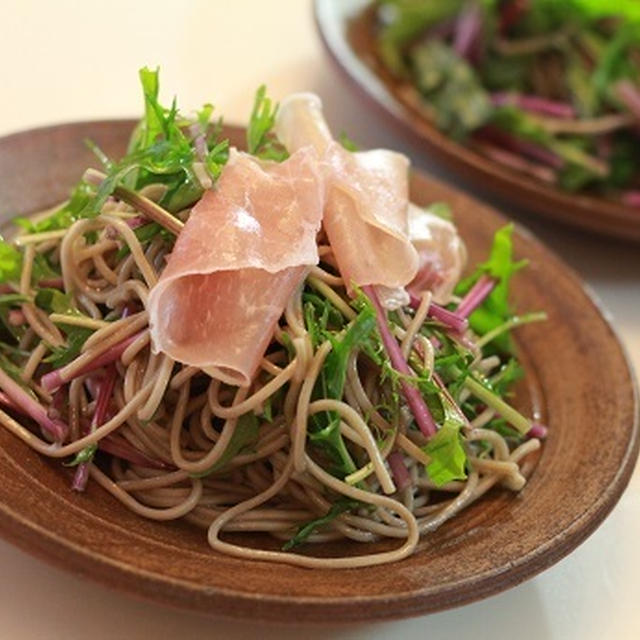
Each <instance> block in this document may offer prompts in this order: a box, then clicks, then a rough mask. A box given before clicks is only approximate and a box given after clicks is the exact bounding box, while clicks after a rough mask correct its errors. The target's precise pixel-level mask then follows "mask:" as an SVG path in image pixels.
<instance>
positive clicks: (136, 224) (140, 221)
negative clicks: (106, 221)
mask: <svg viewBox="0 0 640 640" xmlns="http://www.w3.org/2000/svg"><path fill="white" fill-rule="evenodd" d="M126 223H127V226H128V227H130V228H131V229H138V228H140V227H144V225H145V224H149V219H148V218H145V217H144V216H135V217H133V218H127V220H126Z"/></svg>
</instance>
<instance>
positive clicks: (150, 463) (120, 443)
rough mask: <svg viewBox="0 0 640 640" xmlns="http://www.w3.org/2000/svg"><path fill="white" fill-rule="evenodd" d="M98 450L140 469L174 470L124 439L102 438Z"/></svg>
mask: <svg viewBox="0 0 640 640" xmlns="http://www.w3.org/2000/svg"><path fill="white" fill-rule="evenodd" d="M98 449H100V451H104V452H106V453H110V454H111V455H112V456H116V457H117V458H122V459H123V460H127V461H128V462H131V463H133V464H137V465H138V466H140V467H147V468H148V469H162V470H173V469H174V467H172V466H171V465H169V464H167V463H166V462H162V461H161V460H155V459H154V458H151V457H149V456H148V455H147V454H146V453H143V452H142V451H140V450H139V449H136V448H135V447H133V446H132V445H131V444H130V443H129V442H127V441H126V440H125V439H124V438H119V437H117V436H113V435H109V436H107V437H106V438H102V440H100V442H99V443H98Z"/></svg>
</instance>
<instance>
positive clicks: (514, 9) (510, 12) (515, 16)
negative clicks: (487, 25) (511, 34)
mask: <svg viewBox="0 0 640 640" xmlns="http://www.w3.org/2000/svg"><path fill="white" fill-rule="evenodd" d="M529 5H530V0H511V2H508V3H506V4H505V5H504V6H503V7H502V9H501V10H500V33H501V34H502V35H505V34H506V33H507V32H508V31H509V29H511V27H512V26H513V25H514V24H516V23H517V22H518V21H519V20H520V18H522V16H523V15H524V13H525V12H526V11H527V10H528V9H529Z"/></svg>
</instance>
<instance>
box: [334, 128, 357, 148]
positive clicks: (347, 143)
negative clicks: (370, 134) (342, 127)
mask: <svg viewBox="0 0 640 640" xmlns="http://www.w3.org/2000/svg"><path fill="white" fill-rule="evenodd" d="M338 142H339V143H340V144H341V145H342V146H343V147H344V148H345V149H346V150H347V151H359V150H360V147H359V146H358V144H356V143H355V142H354V141H353V140H352V139H351V138H350V137H349V136H348V135H347V134H346V133H345V132H344V131H341V132H340V135H339V136H338Z"/></svg>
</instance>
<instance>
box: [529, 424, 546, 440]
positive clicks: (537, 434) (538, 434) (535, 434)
mask: <svg viewBox="0 0 640 640" xmlns="http://www.w3.org/2000/svg"><path fill="white" fill-rule="evenodd" d="M548 431H549V430H548V429H547V427H546V426H545V425H544V424H541V423H540V422H532V423H531V429H529V431H528V432H527V437H528V438H540V439H541V440H544V438H546V437H547V432H548Z"/></svg>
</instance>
